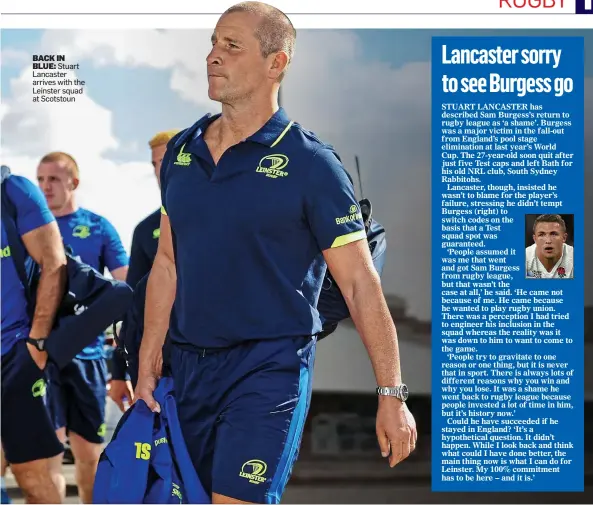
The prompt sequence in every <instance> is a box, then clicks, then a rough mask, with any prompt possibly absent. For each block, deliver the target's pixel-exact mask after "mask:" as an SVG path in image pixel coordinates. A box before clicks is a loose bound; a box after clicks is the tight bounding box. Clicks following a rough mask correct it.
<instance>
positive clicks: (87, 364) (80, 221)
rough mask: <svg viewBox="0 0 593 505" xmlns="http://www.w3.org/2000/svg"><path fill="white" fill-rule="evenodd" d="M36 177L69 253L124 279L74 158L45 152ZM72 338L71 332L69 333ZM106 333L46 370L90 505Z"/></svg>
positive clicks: (109, 232)
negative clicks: (82, 194)
mask: <svg viewBox="0 0 593 505" xmlns="http://www.w3.org/2000/svg"><path fill="white" fill-rule="evenodd" d="M37 181H38V183H39V186H40V188H41V190H42V191H43V194H44V195H45V198H46V199H47V203H48V206H49V208H50V209H51V212H52V214H53V215H54V216H55V218H56V221H57V223H58V226H59V229H60V233H61V235H62V238H63V240H64V244H65V245H66V246H69V247H70V248H71V249H72V253H73V255H74V256H76V257H79V258H80V260H81V261H83V262H84V263H87V264H88V265H91V266H92V267H93V268H95V269H96V270H98V271H99V272H101V273H103V272H104V271H105V269H106V268H107V269H108V270H109V272H110V273H111V275H112V276H113V278H115V279H117V280H119V281H124V282H125V280H126V276H127V273H128V255H127V253H126V251H125V249H124V247H123V245H122V243H121V240H120V237H119V235H118V233H117V231H116V230H115V228H114V227H113V225H112V224H111V223H110V222H109V221H108V220H107V219H105V218H104V217H102V216H100V215H98V214H95V213H94V212H91V211H90V210H87V209H84V208H82V207H79V206H78V205H77V203H76V189H77V188H78V186H79V184H80V172H79V168H78V165H77V163H76V161H75V160H74V159H73V158H72V157H71V156H70V155H69V154H66V153H63V152H52V153H49V154H47V155H45V156H44V157H43V158H42V159H41V161H40V163H39V166H38V167H37ZM73 338H75V335H73ZM104 342H105V335H104V334H101V335H97V339H96V340H95V342H93V343H92V344H91V345H89V346H88V347H86V348H85V349H83V350H82V351H81V352H80V353H79V354H78V355H77V356H76V358H75V359H73V360H72V362H71V363H69V364H68V365H67V366H66V367H65V368H64V369H63V370H61V371H60V372H57V371H56V370H55V369H54V368H51V369H50V373H49V374H48V376H49V379H50V383H49V389H48V400H49V401H48V407H49V411H50V414H51V416H52V418H53V421H54V424H55V428H56V430H57V431H56V432H57V434H58V437H59V439H60V440H61V441H62V442H65V441H66V437H68V438H69V441H70V447H71V449H72V454H73V456H74V460H75V465H76V483H77V485H78V493H79V496H80V499H81V501H82V503H92V492H93V484H94V480H95V472H96V469H97V464H98V462H99V457H100V455H101V451H102V443H103V441H104V435H105V401H106V397H107V364H106V361H105V354H104V349H103V346H104ZM62 456H63V455H60V456H58V457H56V458H54V460H53V461H52V474H53V476H54V479H55V480H56V481H57V482H58V483H59V484H58V485H59V489H60V493H62V496H64V495H65V479H64V477H63V475H62V473H61V467H62Z"/></svg>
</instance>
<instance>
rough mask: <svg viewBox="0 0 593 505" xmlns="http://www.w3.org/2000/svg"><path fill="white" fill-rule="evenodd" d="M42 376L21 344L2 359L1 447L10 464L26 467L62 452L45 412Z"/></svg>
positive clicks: (22, 342)
mask: <svg viewBox="0 0 593 505" xmlns="http://www.w3.org/2000/svg"><path fill="white" fill-rule="evenodd" d="M46 394H47V383H46V379H45V373H44V372H43V371H41V370H40V369H39V367H38V366H37V365H36V364H35V362H34V361H33V358H31V354H30V353H29V349H28V348H27V344H26V342H25V341H24V340H19V341H17V342H16V343H15V344H14V346H13V347H12V349H10V351H8V352H7V353H6V354H5V355H4V356H2V409H1V410H2V447H3V448H4V454H5V455H6V459H7V460H8V461H9V462H10V463H15V464H18V463H28V462H29V461H34V460H36V459H45V458H51V457H54V456H57V455H58V454H60V453H62V452H63V451H64V446H63V445H62V443H61V442H60V441H59V440H58V437H57V436H56V432H55V429H54V426H53V424H52V421H51V418H50V416H49V413H48V411H47V408H46V404H45V403H46Z"/></svg>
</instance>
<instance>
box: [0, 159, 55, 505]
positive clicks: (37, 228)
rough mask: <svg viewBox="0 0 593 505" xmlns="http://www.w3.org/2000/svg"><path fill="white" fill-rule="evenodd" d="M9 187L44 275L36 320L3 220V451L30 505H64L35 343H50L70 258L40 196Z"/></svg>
mask: <svg viewBox="0 0 593 505" xmlns="http://www.w3.org/2000/svg"><path fill="white" fill-rule="evenodd" d="M3 171H4V167H3ZM3 176H4V174H3ZM2 185H3V186H4V185H6V186H5V189H6V195H7V197H8V199H10V202H11V203H12V204H13V206H14V208H15V210H16V222H14V223H13V225H14V228H13V229H14V230H15V232H16V233H18V234H19V235H20V237H21V239H22V243H23V246H24V249H25V254H26V255H27V256H28V257H30V258H31V259H32V260H33V261H35V262H36V263H37V264H39V266H40V267H41V273H40V278H39V284H38V287H37V297H36V303H35V310H34V312H33V314H32V315H31V314H30V311H29V310H28V303H27V296H26V291H25V286H23V284H22V282H21V280H20V277H19V274H18V270H17V268H18V267H17V265H16V264H15V261H14V256H13V251H12V249H11V246H13V245H14V244H10V243H9V238H8V232H7V230H6V229H5V227H4V226H5V223H4V219H3V220H2V225H1V229H2V244H1V248H0V251H1V255H0V257H1V259H2V275H1V276H0V279H1V284H2V296H1V301H2V329H1V330H2V331H1V333H2V346H1V349H2V368H1V370H2V380H1V384H2V408H1V409H0V412H1V413H2V419H1V425H2V437H1V438H2V449H3V451H4V454H5V456H6V460H7V461H9V462H10V467H11V471H12V474H13V475H14V477H15V479H16V481H17V483H18V485H19V487H20V488H21V490H22V491H23V493H24V495H25V500H26V502H27V503H60V502H61V499H60V494H59V492H58V490H57V489H56V484H55V483H54V482H53V480H52V478H51V473H50V464H51V463H50V462H51V458H54V457H56V456H58V455H61V454H62V453H63V451H64V446H63V445H62V444H61V443H60V441H59V440H58V437H57V436H56V433H55V430H54V426H53V423H52V420H51V419H50V416H49V414H48V412H47V409H46V405H45V396H46V391H47V387H46V379H45V374H44V369H45V367H46V364H47V352H45V351H42V350H39V349H38V348H37V346H36V344H37V345H39V342H36V340H39V339H45V338H47V337H48V336H49V333H50V331H51V329H52V327H53V323H54V320H55V315H56V312H57V309H58V307H59V305H60V301H61V300H62V298H63V296H64V290H65V287H66V256H65V254H64V246H63V245H62V241H61V239H60V231H59V229H58V226H57V224H56V219H55V218H54V216H53V215H52V213H51V212H50V210H49V208H48V207H47V203H46V201H45V199H44V198H43V195H42V194H41V192H40V191H39V188H37V187H36V186H35V184H33V183H32V182H31V181H29V180H28V179H26V178H25V177H21V176H18V175H11V176H10V177H8V178H7V179H6V180H4V181H3V182H2Z"/></svg>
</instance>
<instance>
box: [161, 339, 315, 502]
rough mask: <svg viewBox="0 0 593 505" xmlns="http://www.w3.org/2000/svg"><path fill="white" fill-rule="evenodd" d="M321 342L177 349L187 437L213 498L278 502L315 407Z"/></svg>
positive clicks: (178, 395) (176, 375)
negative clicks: (312, 403)
mask: <svg viewBox="0 0 593 505" xmlns="http://www.w3.org/2000/svg"><path fill="white" fill-rule="evenodd" d="M315 346H316V340H315V339H314V338H313V339H312V338H311V337H296V338H283V339H277V340H265V341H264V340H262V341H253V342H247V343H245V344H241V345H238V346H236V347H232V348H230V349H224V350H217V351H214V350H210V351H206V352H198V351H197V350H194V349H192V350H189V349H187V348H181V347H179V346H177V345H172V346H171V347H172V348H171V365H172V366H171V369H172V374H173V380H174V387H175V399H176V402H177V409H178V413H179V421H180V424H181V430H182V432H183V436H184V439H185V442H186V444H187V448H188V451H189V454H190V456H191V459H192V462H193V464H194V467H195V468H196V471H197V472H198V476H199V477H200V480H201V482H202V485H203V486H204V489H205V490H206V492H207V493H218V494H221V495H225V496H229V497H231V498H235V499H238V500H242V501H250V502H256V503H279V502H280V499H281V497H282V494H283V492H284V488H285V486H286V483H287V482H288V479H289V477H290V475H291V473H292V467H293V465H294V463H295V461H296V459H297V456H298V453H299V447H300V444H301V439H302V434H303V428H304V425H305V419H306V417H307V413H308V410H309V402H310V400H311V387H312V380H313V364H314V360H315Z"/></svg>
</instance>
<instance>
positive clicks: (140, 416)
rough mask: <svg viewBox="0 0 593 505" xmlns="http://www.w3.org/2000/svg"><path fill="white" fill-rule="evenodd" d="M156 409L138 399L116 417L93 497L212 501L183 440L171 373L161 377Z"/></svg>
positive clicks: (132, 500) (109, 500)
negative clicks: (157, 407)
mask: <svg viewBox="0 0 593 505" xmlns="http://www.w3.org/2000/svg"><path fill="white" fill-rule="evenodd" d="M154 398H155V400H156V401H157V402H158V403H159V405H160V406H161V412H160V413H154V412H151V411H150V410H149V408H148V407H147V406H146V403H144V401H142V400H139V401H137V402H136V403H134V405H132V407H130V408H129V409H128V410H127V411H126V412H125V414H124V415H123V416H122V418H121V419H120V421H119V423H118V425H117V428H116V429H115V432H114V434H113V438H112V439H111V442H110V443H109V444H108V445H107V447H106V448H105V450H104V451H103V453H102V454H101V458H100V460H99V466H98V468H97V474H96V477H95V486H94V489H93V503H211V500H210V498H209V497H208V495H207V494H206V492H205V491H204V488H203V487H202V484H201V482H200V480H199V478H198V475H197V473H196V471H195V469H194V467H193V464H192V462H191V459H190V457H189V453H188V452H187V447H186V445H185V442H184V440H183V435H182V433H181V428H180V427H179V419H178V417H177V407H176V405H175V396H174V393H173V379H171V378H170V377H164V378H161V379H160V380H159V383H158V385H157V388H156V390H155V392H154Z"/></svg>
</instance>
